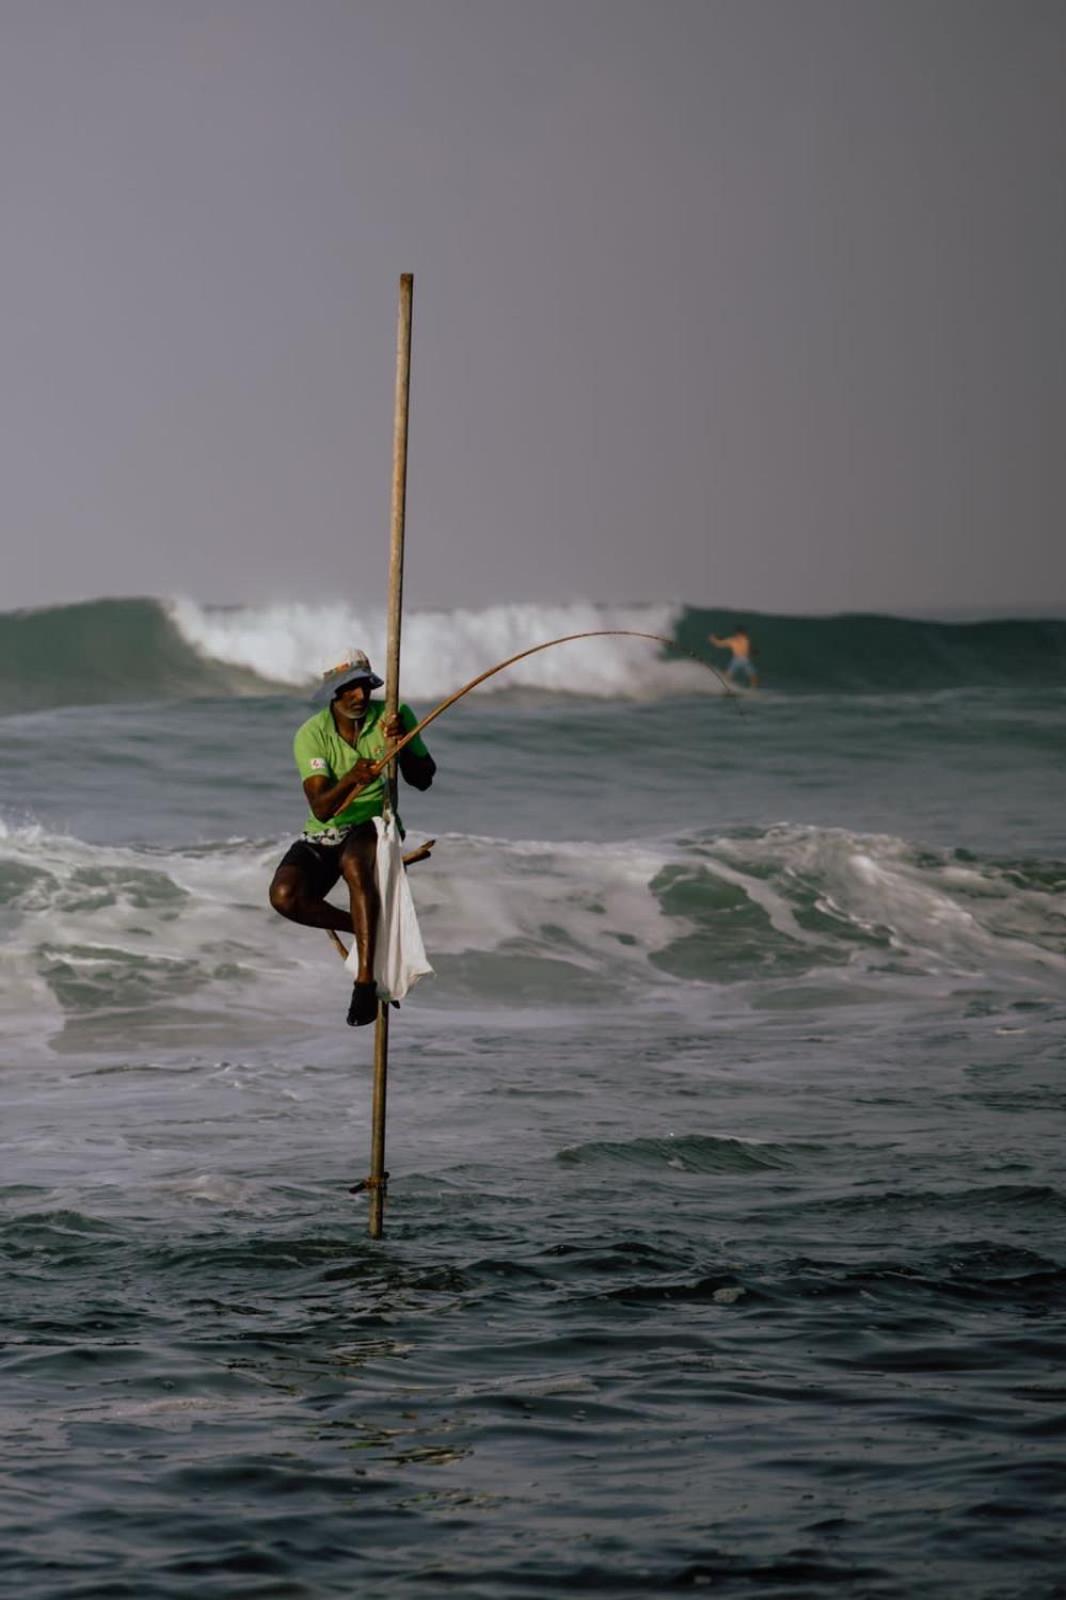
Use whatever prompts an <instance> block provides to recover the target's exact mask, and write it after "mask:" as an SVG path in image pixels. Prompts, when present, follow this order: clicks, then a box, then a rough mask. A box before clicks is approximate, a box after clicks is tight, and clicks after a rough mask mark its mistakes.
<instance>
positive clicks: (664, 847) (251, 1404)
mask: <svg viewBox="0 0 1066 1600" xmlns="http://www.w3.org/2000/svg"><path fill="white" fill-rule="evenodd" d="M689 615H690V616H691V614H689ZM96 620H99V619H96ZM749 620H750V619H749ZM802 620H803V619H798V622H801V621H802ZM886 620H890V619H886ZM702 621H703V619H702V618H701V619H700V623H701V626H702ZM798 622H797V625H798ZM711 625H712V624H711V623H710V622H709V623H708V627H710V626H711ZM715 625H717V624H715ZM679 626H680V627H681V628H682V629H683V628H684V626H687V623H686V622H685V619H684V618H682V619H681V621H680V623H679ZM910 626H911V625H910V624H900V627H901V628H907V627H910ZM1013 626H1015V625H1013V624H1003V625H1002V628H1003V629H1004V630H1007V629H1009V628H1011V627H1013ZM1018 626H1021V625H1018ZM753 627H754V623H753ZM655 631H658V630H655ZM1002 636H1003V637H1004V638H1006V637H1007V633H1006V632H1003V635H1002ZM759 637H760V643H761V646H762V648H761V661H760V664H761V666H762V668H763V671H764V675H765V677H766V680H767V682H768V683H769V684H770V688H769V689H768V691H767V692H766V693H765V694H763V695H760V696H758V697H756V698H755V699H754V700H751V701H746V702H745V703H744V704H743V706H742V707H740V708H739V709H738V707H737V705H736V704H735V703H733V702H729V701H724V700H721V699H715V698H713V697H710V696H707V695H699V694H693V693H687V694H681V693H679V692H677V691H676V690H671V688H670V684H669V681H667V680H666V679H663V680H660V681H658V682H657V683H656V684H652V685H651V688H652V691H653V692H652V697H651V698H650V699H646V700H640V701H638V700H634V699H632V698H629V697H628V684H629V680H628V679H627V678H625V677H624V674H625V673H626V672H627V671H628V667H627V666H626V665H625V664H623V663H622V662H621V658H619V663H618V666H617V670H618V672H619V674H620V680H619V687H618V692H617V693H616V694H614V695H613V696H612V695H609V694H606V693H603V694H601V695H600V696H599V697H598V698H596V699H590V698H580V697H575V696H574V695H573V693H571V694H569V695H567V696H559V695H552V694H550V693H548V687H549V686H547V685H545V684H540V685H539V686H538V685H527V686H526V688H525V690H524V691H523V693H522V694H521V695H519V696H518V697H516V696H515V695H513V694H512V695H510V696H507V695H505V696H504V697H503V698H499V697H496V698H490V699H486V700H483V701H479V702H475V701H473V700H468V701H466V702H464V705H463V707H462V708H457V709H456V711H455V712H454V713H450V714H449V715H448V716H446V717H443V718H442V719H441V720H440V722H439V723H438V724H437V725H436V726H435V728H434V732H433V738H432V746H433V749H434V753H435V755H436V757H437V759H438V762H439V764H440V775H439V778H438V782H437V784H436V785H435V787H434V789H433V790H432V791H431V792H430V793H429V794H427V795H425V796H417V795H412V796H411V797H410V798H409V800H408V801H407V803H406V804H405V807H404V811H405V816H406V818H407V822H408V826H409V829H410V831H411V835H412V837H413V838H419V837H421V836H423V835H424V834H426V833H432V834H435V835H437V836H438V837H439V838H440V840H441V843H440V845H439V846H438V849H437V852H436V854H435V857H434V860H433V862H432V863H431V864H427V865H423V866H420V867H418V868H417V869H414V872H413V874H412V879H413V883H414V888H415V894H416V899H417V902H418V906H419V913H420V917H421V920H422V926H423V932H424V935H425V938H426V944H427V948H428V949H429V953H430V957H431V960H432V961H433V965H434V967H435V969H436V976H435V977H434V978H432V979H430V980H428V981H426V982H425V983H424V984H422V985H420V986H419V988H418V989H417V991H416V992H415V993H414V994H413V996H412V997H411V999H410V1000H409V1002H408V1003H407V1004H406V1005H405V1006H404V1008H403V1010H402V1011H401V1012H400V1013H399V1014H398V1015H397V1016H395V1019H394V1027H393V1053H392V1073H391V1078H390V1098H389V1151H388V1165H389V1169H390V1173H391V1180H390V1199H389V1205H388V1210H387V1214H386V1235H385V1238H384V1240H382V1241H381V1242H380V1243H373V1242H371V1241H370V1240H369V1239H368V1238H367V1237H366V1232H365V1223H366V1216H365V1209H364V1202H363V1201H362V1200H361V1199H358V1198H353V1197H352V1196H351V1195H350V1194H349V1193H348V1189H349V1186H350V1185H351V1184H352V1183H353V1182H354V1181H355V1180H356V1179H358V1178H360V1177H362V1176H363V1175H364V1174H365V1172H366V1170H367V1164H368V1141H369V1128H368V1119H369V1053H370V1045H369V1041H368V1040H366V1038H365V1037H364V1036H363V1034H362V1033H356V1032H353V1031H351V1030H348V1029H347V1028H345V1026H344V1024H343V1011H344V1007H345V1004H346V994H345V986H344V976H343V973H342V972H341V970H340V967H339V963H338V962H337V961H336V957H335V956H334V955H333V954H332V953H331V951H330V948H329V946H328V944H327V943H326V941H325V940H324V939H323V938H322V937H321V936H320V935H316V934H314V933H311V932H308V931H305V930H298V929H293V928H291V927H290V926H288V925H286V924H283V923H282V922H281V920H280V919H278V918H276V917H274V916H273V915H272V914H271V913H270V912H269V910H268V909H267V907H266V905H265V898H264V896H265V885H266V882H267V880H268V878H269V875H270V871H271V869H272V867H273V864H274V862H275V861H276V860H277V858H278V857H279V856H280V854H281V852H282V850H283V849H284V847H285V845H286V843H287V841H288V839H289V837H291V835H292V833H293V832H294V831H295V829H296V827H297V825H298V822H299V819H300V816H301V805H300V798H299V792H298V785H297V781H296V778H295V774H294V772H293V771H292V770H291V769H290V765H289V762H290V757H289V742H290V740H291V734H292V730H293V728H294V727H295V725H296V723H297V722H298V721H299V720H300V719H301V718H302V716H303V715H304V714H305V708H304V705H303V703H302V702H301V701H300V700H299V699H297V698H295V697H293V696H292V695H291V694H282V693H278V692H273V693H271V694H268V693H264V692H263V686H262V683H261V681H260V682H259V692H256V693H252V692H250V691H251V690H254V689H255V688H256V683H255V682H251V681H250V680H249V679H247V678H245V679H242V680H241V682H240V683H239V684H230V686H229V688H227V689H226V691H225V692H224V693H223V692H221V690H220V688H219V683H218V681H217V676H216V679H215V680H214V682H213V685H212V683H205V682H200V683H199V684H198V685H197V687H196V689H195V695H194V697H191V698H190V697H189V692H188V690H187V689H185V688H183V687H181V686H180V685H174V684H171V685H170V687H169V689H168V690H167V692H166V693H163V694H160V695H156V694H155V693H154V692H153V693H152V694H151V695H149V694H148V693H145V694H144V696H143V698H142V699H140V700H139V701H138V700H133V699H130V698H129V693H130V691H129V690H128V688H127V689H126V690H124V691H123V693H122V694H121V695H116V696H114V697H112V698H111V699H110V703H107V704H86V705H81V706H76V705H65V704H59V703H53V704H52V705H51V707H50V708H49V709H37V710H33V709H31V708H30V707H29V706H25V707H24V708H23V709H22V710H21V711H19V712H18V713H17V714H12V715H9V716H8V717H7V718H6V719H5V724H4V728H5V736H6V740H7V748H8V752H9V758H10V759H9V762H8V763H7V764H6V766H5V770H4V778H3V785H4V787H3V789H2V790H0V806H2V809H0V817H2V819H3V825H2V827H0V932H2V934H3V938H4V947H3V959H4V971H5V984H4V991H3V1000H2V1003H0V1052H2V1054H0V1060H2V1070H3V1079H2V1081H3V1095H4V1116H3V1125H2V1134H0V1142H2V1161H0V1248H2V1250H3V1255H4V1268H5V1270H4V1294H3V1297H2V1302H0V1328H2V1341H3V1342H2V1345H0V1374H2V1379H3V1389H2V1394H3V1411H4V1421H5V1424H6V1426H5V1429H4V1445H3V1455H2V1458H0V1579H2V1580H3V1583H4V1587H5V1592H10V1593H11V1594H12V1595H18V1596H20V1597H23V1596H25V1597H27V1600H52V1597H56V1600H58V1597H63V1600H67V1597H75V1600H84V1597H89V1596H93V1597H101V1600H104V1597H107V1600H110V1597H113V1596H130V1597H137V1600H156V1597H171V1596H173V1597H182V1600H184V1597H186V1596H188V1595H190V1594H194V1593H200V1594H204V1595H207V1596H211V1597H212V1600H214V1597H216V1596H219V1597H226V1600H228V1597H230V1596H233V1597H237V1596H263V1597H266V1596H276V1597H279V1600H280V1597H285V1600H289V1597H304V1596H307V1597H315V1600H317V1597H320V1596H334V1595H335V1596H349V1595H352V1594H359V1595H367V1596H374V1597H377V1596H380V1597H382V1600H399V1597H404V1600H406V1597H407V1596H409V1595H411V1594H419V1593H424V1594H429V1595H434V1596H435V1595H438V1594H455V1595H461V1596H464V1597H466V1596H470V1597H476V1600H482V1597H484V1600H512V1597H514V1600H517V1597H526V1596H535V1597H541V1596H543V1597H545V1600H547V1597H552V1596H555V1595H560V1594H574V1595H577V1594H585V1593H597V1594H604V1595H634V1596H645V1595H673V1594H685V1593H696V1592H710V1593H717V1594H726V1595H736V1596H759V1597H792V1596H818V1597H821V1596H829V1595H849V1596H850V1595H862V1596H867V1595H869V1596H884V1597H899V1600H909V1597H912V1596H917V1597H927V1596H928V1597H937V1600H954V1597H955V1596H958V1595H960V1594H965V1595H967V1596H977V1597H980V1600H1005V1597H1008V1596H1009V1597H1014V1596H1017V1597H1022V1596H1025V1597H1027V1600H1028V1597H1031V1596H1037V1597H1047V1600H1050V1597H1052V1596H1059V1595H1061V1594H1062V1592H1063V1591H1062V1576H1061V1575H1062V1572H1063V1570H1064V1560H1063V1557H1064V1550H1063V1533H1062V1528H1063V1525H1064V1524H1063V1516H1062V1512H1063V1494H1064V1489H1066V1472H1064V1470H1063V1439H1064V1434H1066V1384H1064V1382H1063V1378H1062V1363H1063V1355H1064V1346H1066V1263H1064V1247H1063V1241H1064V1239H1066V1227H1064V1223H1066V1172H1064V1166H1066V1161H1064V1157H1063V1143H1062V1112H1063V1109H1064V1100H1066V1085H1064V1080H1063V1054H1064V1050H1063V1020H1064V1016H1066V993H1064V989H1066V985H1064V977H1066V849H1064V847H1063V843H1062V832H1061V800H1060V795H1061V788H1062V728H1063V711H1064V709H1066V698H1064V692H1063V689H1062V688H1061V687H1060V686H1058V684H1057V680H1056V678H1055V671H1056V670H1057V669H1055V667H1054V660H1055V659H1057V658H1055V656H1054V649H1052V650H1051V653H1050V654H1048V655H1046V656H1045V658H1044V659H1043V670H1042V671H1036V672H1030V671H1028V669H1026V670H1025V671H1022V670H1021V669H1020V668H1019V670H1018V673H1017V675H1016V677H1015V679H1014V681H1009V682H1004V681H1001V680H1002V676H1003V670H1005V669H1003V670H1001V669H1002V662H1000V665H999V666H998V667H997V672H999V673H1000V680H997V681H991V680H989V681H981V682H978V681H974V682H969V683H967V682H964V681H960V682H953V683H950V684H948V683H943V684H941V685H940V686H939V687H937V688H936V689H934V690H928V691H921V692H919V691H916V690H910V689H908V690H907V691H906V692H892V691H890V690H889V689H888V688H887V687H884V686H882V687H880V688H877V689H871V688H870V687H869V686H868V685H867V686H866V687H865V688H863V689H862V692H854V691H849V692H841V691H840V690H839V689H837V688H834V687H832V685H828V684H823V686H822V687H821V688H815V687H813V686H812V684H811V683H810V682H808V683H805V684H802V685H800V686H799V687H797V688H796V689H795V690H794V691H793V690H790V688H789V685H788V681H787V677H786V674H785V672H784V668H783V662H784V661H785V660H786V659H787V657H786V655H785V653H784V652H785V644H784V635H783V634H782V636H781V656H780V659H778V656H777V655H776V653H775V650H776V646H774V639H775V635H774V634H773V632H772V630H771V628H770V626H769V623H767V624H766V626H765V627H763V626H761V625H760V629H759ZM910 637H912V639H913V637H914V636H910ZM951 637H953V635H951V634H950V633H949V634H943V635H941V639H942V640H943V639H945V638H951ZM1027 637H1030V638H1031V637H1032V636H1031V634H1030V635H1027ZM823 638H824V636H823ZM967 639H968V642H967V645H966V648H967V650H968V649H969V647H970V643H971V642H972V638H971V636H967ZM767 640H769V641H770V642H769V643H767ZM241 648H242V649H246V647H245V646H244V645H242V647H241ZM797 648H798V647H797ZM1055 648H1058V647H1057V646H1055ZM1010 650H1011V652H1013V651H1014V646H1013V645H1012V646H1011V647H1010ZM231 653H233V652H231ZM489 653H490V654H491V652H489ZM246 654H247V650H246ZM427 659H428V658H423V657H416V658H415V659H414V660H413V663H412V676H413V678H414V679H415V681H418V678H417V675H418V673H419V672H422V673H426V672H428V670H429V668H428V665H427ZM434 659H436V658H434ZM986 659H987V655H986ZM464 662H465V658H464ZM455 665H456V668H457V670H456V678H458V679H461V677H462V671H461V670H458V663H455ZM184 670H185V668H184V667H183V668H182V671H183V672H184ZM231 670H233V671H240V672H246V671H248V670H250V669H249V666H248V662H247V661H245V662H244V663H243V664H242V663H240V662H237V663H234V662H233V661H232V660H231V661H227V662H222V663H221V664H220V663H219V662H218V661H214V662H211V661H208V662H207V663H206V666H205V671H206V673H207V674H208V676H209V677H210V675H211V674H216V675H218V674H224V673H227V672H229V671H231ZM589 670H590V672H592V671H600V672H601V675H604V674H607V673H608V672H609V671H610V670H611V660H610V659H608V660H606V661H604V660H600V661H598V662H597V661H593V660H591V658H590V660H589ZM663 670H664V671H666V666H665V664H664V668H663ZM879 670H880V669H878V671H879ZM808 671H809V676H810V677H811V678H812V679H813V677H814V676H815V673H816V668H815V666H813V665H812V666H810V667H809V669H808ZM277 675H278V677H279V679H284V677H285V673H284V672H283V671H282V670H281V664H280V663H279V666H278V669H277ZM870 675H871V677H873V676H875V673H874V668H873V667H872V666H871V668H870ZM956 676H957V677H959V676H963V677H964V676H965V674H964V672H963V668H962V667H961V666H959V667H958V672H957V673H956ZM797 677H802V673H799V672H798V670H797ZM34 681H35V682H36V681H39V680H38V679H35V680H34ZM163 687H164V689H166V688H167V686H166V684H165V683H164V685H163ZM427 687H428V686H427ZM448 687H449V685H448V684H442V685H441V686H440V693H444V692H446V690H447V688H448ZM570 687H571V689H572V687H573V686H572V685H571V686H570ZM644 687H645V689H646V688H647V687H648V686H647V685H646V684H645V686H644ZM234 689H239V691H240V693H239V695H237V696H235V695H234V693H233V692H232V691H233V690H234ZM533 691H535V692H533ZM623 691H625V692H623ZM6 692H8V693H9V696H10V698H9V700H8V702H7V703H8V704H10V703H11V700H12V699H14V700H16V701H17V700H18V697H19V685H18V681H17V675H16V680H15V681H14V684H12V680H10V679H9V682H8V685H7V691H6ZM27 692H28V691H27ZM205 696H207V697H206V698H205ZM426 698H427V701H429V700H430V698H431V694H427V696H426ZM55 701H56V697H55V695H54V694H53V702H55ZM38 704H40V702H38ZM415 873H417V874H418V876H417V877H416V876H415Z"/></svg>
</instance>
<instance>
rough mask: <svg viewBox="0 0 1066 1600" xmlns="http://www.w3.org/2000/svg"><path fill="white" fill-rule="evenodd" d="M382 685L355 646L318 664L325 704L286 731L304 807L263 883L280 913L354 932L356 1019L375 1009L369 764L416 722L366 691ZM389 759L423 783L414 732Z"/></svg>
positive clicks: (378, 795)
mask: <svg viewBox="0 0 1066 1600" xmlns="http://www.w3.org/2000/svg"><path fill="white" fill-rule="evenodd" d="M381 686H382V680H381V679H380V678H379V677H378V676H377V674H376V673H375V672H374V671H373V670H372V669H371V666H370V662H369V661H368V659H367V657H366V655H365V653H364V652H363V651H362V650H349V651H348V653H347V655H346V656H345V658H344V660H343V661H341V662H339V663H338V665H337V666H335V667H331V668H330V670H329V671H328V672H325V673H323V675H322V682H321V684H320V685H319V686H318V688H317V689H316V691H315V694H314V696H313V699H314V700H315V701H319V702H321V701H324V702H325V705H324V707H323V709H322V710H321V711H318V712H316V713H315V715H314V716H313V717H309V718H308V720H307V721H306V722H305V723H303V724H302V725H301V726H300V727H299V728H298V729H297V730H296V737H295V739H294V740H293V754H294V756H295V757H296V769H297V771H298V772H299V774H300V778H301V781H302V782H303V788H304V794H305V795H306V796H307V801H308V804H309V805H310V807H311V815H310V816H309V817H308V819H307V821H306V823H305V824H304V831H303V834H302V836H301V837H300V838H299V839H297V840H296V843H295V844H293V845H291V846H290V847H289V849H288V850H287V851H286V852H285V854H284V856H283V857H282V859H281V861H280V862H279V864H278V867H277V870H276V872H275V873H274V877H273V880H272V881H271V885H270V904H271V905H272V906H273V907H274V910H275V911H278V912H280V914H281V915H282V916H283V917H288V918H289V920H290V921H292V922H299V923H302V924H303V926H304V927H306V928H325V929H327V930H328V929H330V928H332V929H335V930H336V931H337V932H338V933H346V932H347V933H351V934H352V935H353V936H354V939H355V945H356V950H357V953H358V963H359V965H358V975H357V977H356V981H355V985H354V987H353V989H352V1000H351V1005H350V1006H349V1008H348V1021H349V1023H350V1024H351V1026H352V1027H356V1028H358V1027H363V1026H364V1025H365V1024H366V1023H368V1022H373V1021H374V1019H375V1017H376V1016H377V990H376V988H375V985H374V941H375V935H376V933H377V921H378V892H377V886H376V883H375V879H374V860H375V855H376V851H377V830H376V829H375V827H374V820H373V819H374V818H375V817H380V816H382V815H383V813H384V810H385V803H386V799H387V793H386V779H385V776H384V774H382V775H380V776H375V775H374V766H375V763H377V762H379V761H381V760H382V759H383V758H384V756H385V755H386V752H387V749H388V745H389V742H390V741H391V740H395V739H399V738H402V737H403V735H404V734H405V733H407V732H409V731H410V730H411V729H412V728H413V727H414V726H415V725H416V722H417V718H416V717H415V714H414V712H413V711H412V710H411V708H410V706H406V705H401V706H400V708H399V710H398V711H397V712H396V714H395V716H393V717H391V718H390V717H387V716H386V714H385V707H384V705H383V704H382V702H381V701H380V700H371V698H370V696H371V693H372V691H373V690H374V689H380V688H381ZM397 765H398V766H399V769H400V772H401V773H402V774H403V778H404V781H405V782H406V783H409V784H411V785H412V787H413V788H415V789H428V788H429V786H430V784H431V783H432V782H433V775H434V773H435V772H436V770H437V767H436V762H435V761H434V760H433V757H432V756H431V755H430V753H429V751H428V750H427V749H426V746H425V744H424V743H423V741H422V738H421V736H419V737H417V738H415V739H412V741H411V743H410V744H409V745H408V746H407V747H406V749H404V750H402V751H401V752H400V755H399V758H398V761H397ZM364 785H365V787H364ZM356 790H358V791H359V792H358V793H354V792H353V791H356ZM340 878H343V879H344V881H345V883H346V884H347V886H348V895H349V901H350V910H348V911H341V910H340V909H339V908H338V907H337V906H334V905H331V904H330V902H329V901H328V900H327V899H326V895H327V894H328V893H329V891H330V890H331V889H332V888H333V886H334V884H335V883H337V881H338V880H339V879H340Z"/></svg>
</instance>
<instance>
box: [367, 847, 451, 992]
mask: <svg viewBox="0 0 1066 1600" xmlns="http://www.w3.org/2000/svg"><path fill="white" fill-rule="evenodd" d="M374 827H375V828H376V829H377V835H378V848H377V857H376V860H375V868H374V873H375V877H376V878H377V885H378V897H379V899H380V901H381V910H380V912H379V914H378V936H377V942H376V945H375V948H374V982H375V983H376V984H377V986H378V998H379V999H381V1000H402V999H403V997H404V995H405V994H406V993H407V991H408V989H410V987H411V985H412V984H414V983H417V982H418V980H419V978H424V977H427V976H428V975H430V974H432V972H433V968H432V967H431V966H430V964H429V962H428V961H427V960H426V947H425V945H424V944H423V943H422V935H421V933H420V931H419V927H418V918H417V916H416V915H415V903H414V901H413V900H412V898H411V886H410V884H409V883H408V882H407V869H406V868H405V867H404V864H403V846H402V845H401V843H400V830H399V829H398V828H397V826H396V818H395V817H393V816H389V817H388V818H385V817H375V818H374ZM345 966H346V967H347V968H348V970H349V972H350V973H351V974H352V977H353V978H354V977H355V975H356V973H357V972H358V970H359V959H358V951H357V950H356V948H355V945H354V944H353V945H352V948H351V950H350V951H349V952H348V960H347V961H346V962H345Z"/></svg>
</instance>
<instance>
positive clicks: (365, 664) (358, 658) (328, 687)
mask: <svg viewBox="0 0 1066 1600" xmlns="http://www.w3.org/2000/svg"><path fill="white" fill-rule="evenodd" d="M360 681H362V682H363V683H365V684H366V685H367V686H368V687H369V688H371V689H380V688H381V686H382V684H383V683H384V681H385V680H384V678H379V677H378V675H377V673H376V672H375V671H374V669H373V668H372V667H371V665H370V661H369V658H368V656H367V654H366V651H365V650H349V651H348V652H347V654H346V655H345V657H344V659H343V661H338V662H337V665H336V666H335V667H329V668H327V670H326V671H325V672H324V673H323V674H322V679H321V682H320V683H317V684H316V685H315V687H314V689H313V690H312V691H311V699H312V701H313V702H314V703H315V704H316V705H328V704H329V702H330V701H331V700H332V699H333V696H334V695H335V694H336V693H337V692H338V691H339V690H341V689H343V688H344V687H345V685H346V684H349V683H358V682H360Z"/></svg>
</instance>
